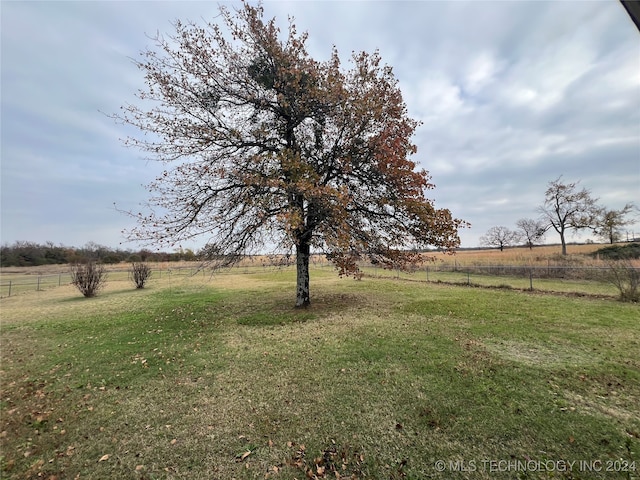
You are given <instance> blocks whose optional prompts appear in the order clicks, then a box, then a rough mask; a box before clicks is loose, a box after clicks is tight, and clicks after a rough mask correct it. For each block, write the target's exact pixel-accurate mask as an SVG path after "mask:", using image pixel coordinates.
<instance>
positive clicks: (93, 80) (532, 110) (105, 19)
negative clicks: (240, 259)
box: [1, 0, 640, 248]
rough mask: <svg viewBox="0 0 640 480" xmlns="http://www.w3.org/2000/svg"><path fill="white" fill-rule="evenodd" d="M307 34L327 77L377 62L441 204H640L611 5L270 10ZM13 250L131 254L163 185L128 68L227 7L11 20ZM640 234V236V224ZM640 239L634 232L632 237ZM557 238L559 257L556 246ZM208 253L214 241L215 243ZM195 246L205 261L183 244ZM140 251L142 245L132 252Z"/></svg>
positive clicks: (26, 8) (7, 82)
mask: <svg viewBox="0 0 640 480" xmlns="http://www.w3.org/2000/svg"><path fill="white" fill-rule="evenodd" d="M264 6H265V12H266V16H267V17H268V18H270V17H273V16H276V17H277V18H278V21H279V23H280V24H281V25H282V27H283V29H285V30H286V25H287V16H288V15H290V16H293V17H295V23H296V25H297V27H298V30H299V31H305V30H306V31H308V33H309V41H308V50H309V52H310V53H311V55H312V56H313V57H314V58H316V59H318V60H323V59H326V58H328V57H329V55H330V52H331V47H332V45H336V47H337V48H338V51H339V53H340V56H341V58H342V60H343V64H344V65H347V61H348V58H349V57H350V55H351V52H352V51H361V50H366V51H369V52H371V51H373V50H375V49H378V50H379V51H380V54H381V56H382V58H383V61H384V62H385V63H387V64H388V65H391V66H392V67H393V69H394V73H395V75H396V77H397V78H398V79H399V82H400V86H401V89H402V92H403V95H404V99H405V101H406V103H407V106H408V109H409V112H410V115H411V116H412V117H414V118H416V119H419V120H421V121H422V122H423V123H422V125H421V126H420V127H419V129H418V130H417V134H416V137H415V143H416V144H417V146H418V154H417V155H416V156H415V157H414V159H415V160H417V161H418V162H419V163H420V165H421V166H422V167H424V168H426V169H427V170H428V171H429V172H430V173H431V175H432V181H433V183H435V185H436V187H437V188H436V189H435V190H433V191H431V192H429V194H430V196H431V198H433V199H435V201H436V205H437V206H438V207H441V208H443V207H444V208H449V209H451V210H452V212H453V214H454V215H455V216H456V217H459V218H463V219H465V220H467V221H469V222H470V223H471V224H472V228H471V229H465V230H462V231H461V238H462V241H463V246H464V247H471V246H475V245H477V244H478V239H479V237H480V236H481V235H483V234H484V233H485V232H486V231H487V230H488V229H489V228H490V227H492V226H497V225H504V226H506V227H509V228H513V229H515V223H516V221H517V220H518V219H520V218H523V217H530V218H531V217H535V216H536V211H535V210H536V206H537V205H539V204H540V203H541V202H542V200H543V197H544V191H545V190H546V187H547V183H548V182H549V181H551V180H554V179H555V178H557V177H558V176H559V175H563V176H564V177H563V178H564V179H565V180H566V181H576V180H581V185H583V186H585V187H587V188H588V189H590V190H591V191H592V193H593V195H594V196H595V197H599V198H600V201H601V203H602V204H603V205H605V206H607V207H608V208H621V207H622V206H624V204H626V203H628V202H632V201H633V202H636V203H639V204H640V201H639V200H640V34H639V32H638V31H637V29H636V27H635V26H634V25H633V23H632V21H631V19H630V18H629V17H628V15H627V13H626V12H625V10H624V9H623V7H622V6H621V5H620V3H619V2H617V1H615V0H604V1H597V2H542V1H531V2H520V1H519V2H515V1H514V2H483V1H474V2H453V1H451V2H449V1H443V2H418V1H414V2H398V1H366V2H365V1H362V2H357V1H340V2H338V1H332V2H329V1H316V2H309V1H305V2H303V1H298V2H284V1H279V2H266V3H265V5H264ZM1 9H2V10H1V16H2V25H1V31H2V33H1V44H2V52H1V54H2V56H1V60H2V69H1V72H2V73H1V74H2V78H1V82H2V83H1V85H2V92H1V93H2V97H1V102H2V104H1V108H2V111H1V113H2V116H1V134H2V137H1V162H2V163H1V168H2V170H1V175H2V185H1V193H2V197H1V201H2V203H1V214H2V218H1V220H2V224H1V241H2V243H12V242H14V241H16V240H30V241H36V242H45V241H53V242H54V243H56V244H58V243H62V244H64V245H72V246H82V245H84V244H86V243H87V242H89V241H94V242H96V243H99V244H103V245H107V246H111V247H118V246H119V243H120V242H122V241H123V240H124V238H123V236H122V234H121V233H120V232H121V230H122V229H125V228H130V227H131V226H132V224H131V221H130V219H128V218H127V217H126V216H123V215H122V214H120V213H118V212H117V211H116V210H115V209H114V206H113V204H114V202H117V204H118V207H119V208H123V209H135V210H137V209H139V208H140V207H139V205H140V204H142V203H144V202H145V200H146V199H147V198H148V193H147V192H146V190H145V189H144V187H143V185H144V184H146V183H148V182H150V181H151V180H153V178H155V176H156V175H157V174H158V173H159V172H160V170H161V166H160V165H158V164H155V163H148V162H146V161H144V160H143V159H142V154H141V153H140V152H138V151H134V150H130V149H127V148H125V147H123V146H122V143H121V142H120V140H119V139H120V138H123V137H125V136H126V135H127V134H130V133H135V132H131V131H128V130H126V129H125V128H124V127H122V126H120V125H116V124H115V123H114V122H113V121H112V120H110V119H109V118H107V117H106V116H105V115H104V114H103V113H101V112H106V113H115V112H117V111H118V109H119V107H120V105H122V104H124V103H126V102H130V101H133V100H134V94H135V92H136V91H137V89H139V88H143V87H144V83H143V76H142V73H141V72H140V71H138V70H137V69H136V67H135V66H134V65H133V63H132V62H131V60H130V59H131V58H137V57H138V55H139V52H140V51H142V50H143V49H145V48H146V47H148V46H151V45H152V41H151V40H150V39H149V38H148V35H153V34H155V33H156V32H157V31H159V32H160V33H165V34H170V33H172V26H171V22H172V21H173V20H175V19H181V20H187V19H189V20H193V21H196V22H203V21H204V20H213V21H215V19H214V17H215V15H216V13H217V4H216V3H214V2H208V1H207V2H151V1H144V2H128V1H127V2H125V1H122V2H120V1H114V2H25V1H20V2H12V1H3V2H2V3H1ZM632 229H634V230H635V234H636V236H640V225H638V224H636V225H635V226H634V227H632ZM630 233H631V232H630ZM558 240H559V239H558V238H555V236H553V235H549V236H548V241H552V242H557V241H558ZM203 241H204V239H203ZM184 246H185V247H192V248H193V247H195V248H197V247H198V246H199V245H184ZM122 247H124V248H136V247H137V246H136V245H135V244H127V243H125V244H123V245H122Z"/></svg>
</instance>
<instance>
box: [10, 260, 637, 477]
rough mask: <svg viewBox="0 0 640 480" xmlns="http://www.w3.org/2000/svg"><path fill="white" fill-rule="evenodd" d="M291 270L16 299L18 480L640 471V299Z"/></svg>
mask: <svg viewBox="0 0 640 480" xmlns="http://www.w3.org/2000/svg"><path fill="white" fill-rule="evenodd" d="M294 276H295V273H294V272H293V271H291V270H286V269H285V270H281V271H265V272H262V273H255V274H252V275H244V274H239V273H238V274H231V273H227V274H224V275H217V276H214V277H210V276H199V275H196V276H181V277H178V276H164V277H160V278H157V277H156V278H155V279H152V281H151V283H150V284H149V288H147V289H144V290H135V289H133V288H132V286H131V284H130V283H129V282H127V281H126V280H124V279H121V280H118V279H114V280H112V281H110V282H109V284H108V286H107V288H106V290H105V291H104V292H102V294H100V295H99V296H98V297H96V298H93V299H84V298H83V297H81V296H80V295H79V294H78V292H77V291H75V290H74V289H73V288H72V287H70V286H61V287H59V288H54V289H50V290H46V291H40V292H27V293H24V294H21V295H17V296H15V297H11V298H4V299H2V300H1V301H0V308H1V311H2V332H1V333H2V335H1V340H2V349H1V360H2V363H1V372H0V373H1V382H2V398H1V403H0V413H1V426H0V441H1V446H2V449H1V452H2V453H1V455H2V459H1V468H2V470H1V472H2V477H3V478H15V479H24V478H58V479H62V478H95V479H105V478H131V479H152V478H154V479H155V478H185V479H186V478H188V479H232V478H237V479H249V478H260V479H264V478H275V479H288V480H291V479H293V478H298V479H303V478H309V477H311V478H314V475H315V478H376V479H400V478H409V479H426V478H437V479H489V478H491V479H493V478H498V479H509V480H513V479H519V478H527V479H543V478H544V479H547V478H554V479H558V478H561V479H573V480H575V479H610V478H620V479H638V478H640V473H639V470H640V355H638V352H639V351H640V314H639V313H640V309H639V308H638V306H637V305H631V304H623V303H619V302H616V301H614V300H609V299H598V298H574V297H563V296H552V295H540V294H531V293H526V292H521V291H513V290H492V289H478V288H468V287H461V286H450V285H443V284H432V283H431V284H425V283H418V282H408V281H405V280H393V279H376V278H368V277H365V278H364V279H363V280H362V281H355V280H352V279H339V278H337V277H336V276H335V274H334V272H333V271H332V270H331V269H328V268H315V269H313V270H312V280H311V287H312V302H313V303H312V306H311V307H310V308H309V309H307V310H302V311H298V310H294V309H293V308H291V306H292V304H293V297H294V295H293V294H294ZM440 461H441V462H443V463H440ZM572 462H574V463H572ZM463 470H464V471H463Z"/></svg>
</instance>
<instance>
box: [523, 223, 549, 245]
mask: <svg viewBox="0 0 640 480" xmlns="http://www.w3.org/2000/svg"><path fill="white" fill-rule="evenodd" d="M516 226H517V227H518V228H519V229H520V231H519V233H520V238H521V239H522V240H525V241H526V242H527V246H528V247H529V249H533V246H534V245H536V244H538V243H540V242H541V241H542V239H543V238H544V235H545V233H546V232H547V229H546V228H545V223H544V221H542V220H535V219H533V218H521V219H520V220H518V221H517V222H516Z"/></svg>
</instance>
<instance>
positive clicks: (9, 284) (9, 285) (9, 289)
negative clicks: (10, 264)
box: [9, 280, 11, 296]
mask: <svg viewBox="0 0 640 480" xmlns="http://www.w3.org/2000/svg"><path fill="white" fill-rule="evenodd" d="M9 296H11V280H9Z"/></svg>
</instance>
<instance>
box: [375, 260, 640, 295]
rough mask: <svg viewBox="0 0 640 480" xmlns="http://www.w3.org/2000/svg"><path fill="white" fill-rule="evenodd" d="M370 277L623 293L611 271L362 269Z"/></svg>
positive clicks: (638, 271) (634, 271)
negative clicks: (408, 270) (409, 270)
mask: <svg viewBox="0 0 640 480" xmlns="http://www.w3.org/2000/svg"><path fill="white" fill-rule="evenodd" d="M363 271H364V273H365V274H367V275H371V276H375V277H379V278H398V279H400V278H402V279H407V280H414V281H423V282H435V283H448V284H454V285H467V286H479V287H490V288H510V289H518V290H530V291H534V290H535V291H540V292H557V293H574V294H579V295H595V296H618V295H619V294H620V291H619V289H618V287H617V286H616V285H615V282H614V280H615V278H614V276H613V271H612V269H611V268H610V267H604V266H603V267H585V266H558V265H547V266H526V265H461V264H435V265H427V266H423V267H421V268H420V269H416V270H414V271H413V272H402V271H400V270H393V271H390V270H385V269H382V268H380V267H377V266H375V265H367V266H364V267H363ZM624 273H625V275H627V276H628V277H629V278H630V279H632V278H635V279H636V281H637V279H639V278H640V268H637V267H625V272H624Z"/></svg>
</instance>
